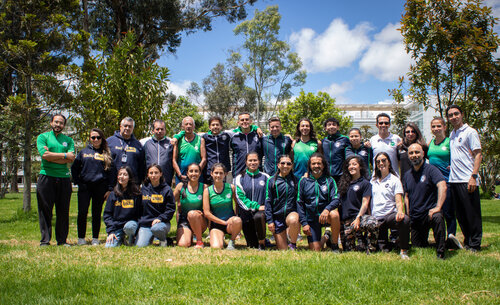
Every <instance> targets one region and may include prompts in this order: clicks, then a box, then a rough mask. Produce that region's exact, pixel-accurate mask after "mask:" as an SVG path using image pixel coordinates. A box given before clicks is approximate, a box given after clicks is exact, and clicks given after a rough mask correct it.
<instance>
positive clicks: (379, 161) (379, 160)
mask: <svg viewBox="0 0 500 305" xmlns="http://www.w3.org/2000/svg"><path fill="white" fill-rule="evenodd" d="M385 162H387V159H378V160H376V161H375V163H385Z"/></svg>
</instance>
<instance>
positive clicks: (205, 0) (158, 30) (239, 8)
mask: <svg viewBox="0 0 500 305" xmlns="http://www.w3.org/2000/svg"><path fill="white" fill-rule="evenodd" d="M255 1H257V0H200V1H192V0H189V1H182V0H141V1H134V0H87V1H84V4H86V5H87V6H88V28H89V31H90V33H91V34H92V36H93V37H100V36H105V37H107V38H108V44H107V50H108V51H109V52H111V50H112V49H113V46H114V45H115V44H116V43H117V42H118V41H120V40H121V39H122V38H123V37H124V36H125V34H126V33H128V32H131V31H133V32H134V33H136V36H135V39H136V41H135V43H136V44H137V45H141V46H143V47H144V48H145V50H146V53H147V54H149V55H150V56H152V57H154V58H156V57H158V56H159V54H160V52H161V51H163V50H164V49H166V50H168V51H169V52H172V53H174V52H175V50H176V49H177V47H178V46H179V45H180V43H181V36H182V33H192V32H194V31H197V30H202V31H210V30H211V29H212V21H213V19H215V18H218V17H225V18H226V19H227V20H228V21H229V22H235V21H238V20H242V19H244V18H246V16H247V15H246V8H245V7H246V5H251V4H253V3H254V2H255Z"/></svg>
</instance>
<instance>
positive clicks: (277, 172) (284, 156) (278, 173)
mask: <svg viewBox="0 0 500 305" xmlns="http://www.w3.org/2000/svg"><path fill="white" fill-rule="evenodd" d="M283 158H288V159H290V161H292V168H291V169H290V172H289V173H288V175H287V176H290V175H292V179H293V180H294V182H297V178H296V177H295V175H294V174H293V160H292V158H291V157H290V156H289V155H287V154H285V155H281V156H280V157H279V158H278V163H280V162H281V159H283ZM279 175H280V168H279V167H278V169H277V170H276V173H275V174H274V183H276V179H278V176H279ZM273 187H274V186H273Z"/></svg>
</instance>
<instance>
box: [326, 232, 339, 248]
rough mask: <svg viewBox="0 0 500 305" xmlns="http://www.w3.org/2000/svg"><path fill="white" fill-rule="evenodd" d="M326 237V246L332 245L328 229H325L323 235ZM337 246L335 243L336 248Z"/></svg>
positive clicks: (330, 233)
mask: <svg viewBox="0 0 500 305" xmlns="http://www.w3.org/2000/svg"><path fill="white" fill-rule="evenodd" d="M323 236H324V237H325V238H326V246H327V247H328V248H331V247H332V232H331V231H330V230H325V234H324V235H323ZM338 247H339V246H338V245H337V248H338Z"/></svg>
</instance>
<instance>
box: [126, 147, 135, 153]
mask: <svg viewBox="0 0 500 305" xmlns="http://www.w3.org/2000/svg"><path fill="white" fill-rule="evenodd" d="M125 151H126V152H134V153H135V152H137V149H135V147H132V146H127V148H126V149H125Z"/></svg>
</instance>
